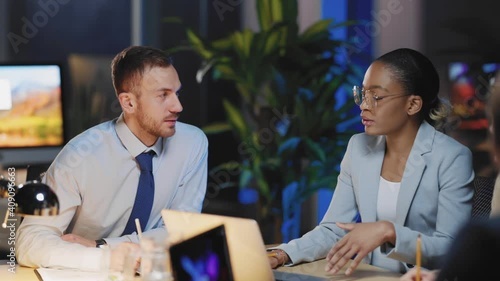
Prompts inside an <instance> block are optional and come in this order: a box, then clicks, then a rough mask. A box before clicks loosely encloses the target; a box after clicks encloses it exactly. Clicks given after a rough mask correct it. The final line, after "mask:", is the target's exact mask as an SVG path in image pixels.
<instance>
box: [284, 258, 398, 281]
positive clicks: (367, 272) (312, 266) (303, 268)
mask: <svg viewBox="0 0 500 281" xmlns="http://www.w3.org/2000/svg"><path fill="white" fill-rule="evenodd" d="M325 265H326V260H325V259H322V260H318V261H315V262H311V263H303V264H299V265H295V266H285V267H279V268H278V269H276V270H278V271H285V272H294V273H299V274H304V275H312V276H316V277H323V278H328V280H332V281H333V280H346V281H347V280H364V281H379V280H380V281H382V280H384V281H385V280H387V281H391V280H394V281H396V280H399V279H400V277H401V274H399V273H395V272H391V271H388V270H385V269H383V268H379V267H376V266H373V265H369V264H365V263H361V264H359V265H358V267H357V269H356V270H355V271H354V272H353V273H352V274H351V275H350V276H346V275H345V274H344V272H345V270H346V269H347V266H344V268H342V270H341V271H340V272H339V273H337V274H335V275H328V274H326V273H325V270H324V269H325Z"/></svg>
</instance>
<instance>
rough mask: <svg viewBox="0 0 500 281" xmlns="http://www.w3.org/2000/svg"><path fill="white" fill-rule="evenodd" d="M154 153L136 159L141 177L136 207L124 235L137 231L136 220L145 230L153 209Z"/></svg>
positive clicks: (140, 155)
mask: <svg viewBox="0 0 500 281" xmlns="http://www.w3.org/2000/svg"><path fill="white" fill-rule="evenodd" d="M154 155H155V153H154V151H149V152H144V153H141V154H139V155H138V156H137V157H136V158H135V159H136V160H137V163H139V167H140V168H141V175H140V177H139V185H138V186H137V193H136V195H135V202H134V207H133V208H132V213H131V214H130V217H129V218H128V222H127V226H126V227H125V230H124V231H123V234H122V235H126V234H131V233H133V232H134V231H135V230H136V225H135V219H136V218H138V219H139V221H140V222H141V227H142V228H143V229H144V228H145V227H146V224H147V223H148V220H149V215H150V214H151V208H153V200H154V194H155V182H154V178H153V156H154Z"/></svg>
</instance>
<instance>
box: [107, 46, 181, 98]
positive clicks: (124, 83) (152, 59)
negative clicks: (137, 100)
mask: <svg viewBox="0 0 500 281" xmlns="http://www.w3.org/2000/svg"><path fill="white" fill-rule="evenodd" d="M171 65H172V59H171V58H170V56H169V55H168V54H167V53H166V52H165V51H163V50H160V49H157V48H153V47H147V46H131V47H128V48H126V49H124V50H123V51H121V52H120V53H118V54H117V55H116V56H115V57H114V59H113V61H112V62H111V78H112V80H113V87H114V88H115V92H116V95H117V96H118V95H119V94H120V93H123V92H135V94H139V93H138V92H137V91H138V86H139V83H140V81H141V80H142V75H143V74H144V72H145V71H146V70H148V69H150V68H152V67H169V66H171Z"/></svg>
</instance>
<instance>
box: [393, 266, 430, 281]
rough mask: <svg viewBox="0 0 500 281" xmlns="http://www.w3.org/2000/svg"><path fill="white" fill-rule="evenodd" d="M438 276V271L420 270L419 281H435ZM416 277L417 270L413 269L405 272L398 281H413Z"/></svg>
mask: <svg viewBox="0 0 500 281" xmlns="http://www.w3.org/2000/svg"><path fill="white" fill-rule="evenodd" d="M438 274H439V270H426V269H420V280H421V281H434V280H436V278H437V276H438ZM416 276H417V269H416V268H415V267H414V268H412V269H411V270H409V271H408V272H406V273H405V274H404V275H403V276H401V278H400V279H399V280H400V281H415V280H416Z"/></svg>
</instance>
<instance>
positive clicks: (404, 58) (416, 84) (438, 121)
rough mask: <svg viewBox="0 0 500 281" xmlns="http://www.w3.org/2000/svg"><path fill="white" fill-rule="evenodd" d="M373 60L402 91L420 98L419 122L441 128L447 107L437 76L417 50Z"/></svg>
mask: <svg viewBox="0 0 500 281" xmlns="http://www.w3.org/2000/svg"><path fill="white" fill-rule="evenodd" d="M375 61H379V62H381V63H383V64H384V65H385V66H386V67H387V68H389V69H390V71H391V72H392V75H393V77H394V78H395V79H396V80H397V81H399V82H400V83H401V84H402V86H403V88H404V90H405V92H406V93H407V94H411V95H417V96H420V97H421V98H422V101H423V106H422V110H421V111H420V116H421V118H422V119H424V120H426V121H427V122H429V123H430V124H431V125H433V126H434V127H436V128H438V129H441V128H442V127H443V126H444V125H445V122H446V118H447V116H448V114H449V112H450V107H449V105H448V104H445V103H444V102H443V101H442V100H441V99H440V98H439V97H438V92H439V75H438V73H437V70H436V68H435V67H434V65H433V64H432V62H431V61H430V60H429V59H428V58H427V57H426V56H424V55H423V54H421V53H420V52H418V51H415V50H412V49H408V48H402V49H396V50H394V51H391V52H389V53H387V54H385V55H382V56H381V57H379V58H378V59H376V60H375Z"/></svg>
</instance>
